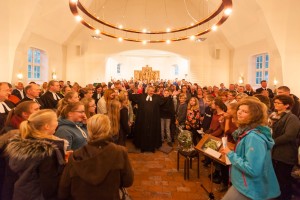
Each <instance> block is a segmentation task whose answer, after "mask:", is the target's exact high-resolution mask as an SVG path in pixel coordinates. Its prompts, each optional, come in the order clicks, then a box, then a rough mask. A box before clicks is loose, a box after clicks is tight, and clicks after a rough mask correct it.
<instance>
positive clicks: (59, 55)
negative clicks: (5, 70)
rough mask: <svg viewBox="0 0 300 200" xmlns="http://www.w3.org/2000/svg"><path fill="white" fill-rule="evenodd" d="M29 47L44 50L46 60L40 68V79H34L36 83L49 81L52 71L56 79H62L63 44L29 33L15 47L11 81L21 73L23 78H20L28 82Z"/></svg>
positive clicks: (63, 66)
mask: <svg viewBox="0 0 300 200" xmlns="http://www.w3.org/2000/svg"><path fill="white" fill-rule="evenodd" d="M30 47H33V48H37V49H40V50H43V51H45V53H46V56H47V58H48V59H47V60H46V62H45V64H46V65H44V67H46V68H45V69H43V70H41V74H42V75H41V79H40V80H36V82H38V83H42V82H44V81H49V80H51V79H52V72H55V73H56V74H57V79H58V80H60V79H64V74H63V72H64V68H65V64H64V59H63V55H64V54H63V46H62V45H60V44H58V43H56V42H53V41H51V40H48V39H45V38H43V37H41V36H38V35H35V34H31V35H30V36H29V37H28V39H27V40H26V41H23V42H22V43H20V44H19V46H18V47H17V49H16V54H15V58H14V64H13V66H14V68H13V72H12V75H13V77H12V82H16V81H17V80H18V79H17V76H16V75H17V74H18V73H22V74H23V76H24V79H23V80H22V81H23V82H24V83H28V82H29V80H28V79H27V51H28V49H29V48H30Z"/></svg>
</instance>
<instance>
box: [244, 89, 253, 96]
mask: <svg viewBox="0 0 300 200" xmlns="http://www.w3.org/2000/svg"><path fill="white" fill-rule="evenodd" d="M244 93H245V94H247V95H248V96H253V95H254V92H253V91H252V90H251V91H244Z"/></svg>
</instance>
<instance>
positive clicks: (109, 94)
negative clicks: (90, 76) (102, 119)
mask: <svg viewBox="0 0 300 200" xmlns="http://www.w3.org/2000/svg"><path fill="white" fill-rule="evenodd" d="M115 96H116V93H115V91H114V90H113V89H107V90H105V92H104V95H103V97H101V99H100V100H99V101H98V104H97V113H99V114H107V107H108V104H109V102H110V101H112V100H113V99H115Z"/></svg>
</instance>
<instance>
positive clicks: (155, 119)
mask: <svg viewBox="0 0 300 200" xmlns="http://www.w3.org/2000/svg"><path fill="white" fill-rule="evenodd" d="M146 98H147V94H129V99H130V100H131V101H132V102H134V103H137V104H138V111H137V116H136V121H135V127H134V133H135V135H134V145H135V146H136V147H137V148H140V149H141V151H142V152H143V151H152V152H154V151H155V148H159V147H161V145H162V141H161V130H160V112H159V108H160V105H161V104H162V103H163V102H164V98H162V97H160V96H159V95H156V94H154V95H153V96H152V101H150V100H149V101H146Z"/></svg>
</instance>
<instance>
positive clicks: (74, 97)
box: [56, 91, 79, 117]
mask: <svg viewBox="0 0 300 200" xmlns="http://www.w3.org/2000/svg"><path fill="white" fill-rule="evenodd" d="M78 101H79V96H78V92H73V91H72V92H68V93H66V94H65V96H64V98H62V99H61V100H59V102H58V104H57V110H56V113H57V116H58V117H59V116H60V114H61V111H62V109H63V108H64V107H65V106H66V105H67V104H69V103H75V102H78Z"/></svg>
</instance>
